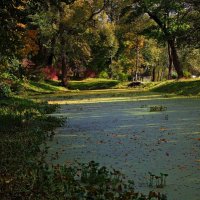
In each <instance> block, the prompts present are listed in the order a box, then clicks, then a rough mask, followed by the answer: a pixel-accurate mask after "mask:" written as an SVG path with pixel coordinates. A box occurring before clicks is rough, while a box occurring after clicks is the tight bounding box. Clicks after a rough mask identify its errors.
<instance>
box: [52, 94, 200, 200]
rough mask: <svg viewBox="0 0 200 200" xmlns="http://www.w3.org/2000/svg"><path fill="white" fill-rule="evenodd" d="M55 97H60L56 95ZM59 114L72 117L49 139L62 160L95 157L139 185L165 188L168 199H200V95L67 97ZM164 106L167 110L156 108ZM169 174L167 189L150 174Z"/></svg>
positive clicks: (138, 187)
mask: <svg viewBox="0 0 200 200" xmlns="http://www.w3.org/2000/svg"><path fill="white" fill-rule="evenodd" d="M54 100H55V99H54ZM50 103H60V104H62V105H61V107H60V109H58V110H57V112H56V113H54V114H53V115H54V116H58V117H60V116H62V117H66V118H67V119H66V122H65V124H64V126H63V127H60V128H58V129H57V130H56V135H55V137H54V139H53V141H52V142H50V143H49V146H50V150H49V156H51V155H54V154H55V152H58V155H59V158H58V159H57V160H56V161H53V162H56V163H60V164H68V165H70V164H73V163H74V162H75V160H78V161H79V162H88V161H91V160H94V161H96V162H99V163H100V164H101V165H105V166H107V167H113V168H115V169H119V170H121V171H122V172H123V173H124V174H125V175H126V176H127V177H128V179H133V180H134V181H135V184H136V185H135V187H136V190H138V191H140V192H144V193H145V192H148V191H150V190H160V191H161V192H162V193H166V194H167V196H168V200H199V199H200V141H199V140H198V138H200V99H198V98H186V97H173V96H172V97H170V98H169V97H166V96H164V95H159V94H150V93H142V94H139V95H137V94H135V95H133V96H131V95H128V93H127V95H126V94H124V95H121V96H120V95H114V94H113V93H110V95H109V91H108V92H107V93H106V95H105V94H104V95H101V93H99V94H98V95H93V96H92V94H88V95H86V96H84V95H81V93H80V95H74V96H72V97H70V98H66V97H62V98H60V99H56V101H52V102H50ZM153 106H164V107H166V108H167V109H166V110H165V111H162V112H150V107H153ZM148 172H151V173H153V174H156V175H160V173H167V174H168V175H169V176H168V177H167V185H166V187H164V188H163V189H157V188H156V187H155V186H154V187H153V188H149V186H148V182H149V175H148Z"/></svg>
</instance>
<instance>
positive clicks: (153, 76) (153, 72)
mask: <svg viewBox="0 0 200 200" xmlns="http://www.w3.org/2000/svg"><path fill="white" fill-rule="evenodd" d="M152 81H153V82H155V81H156V68H155V67H153V71H152Z"/></svg>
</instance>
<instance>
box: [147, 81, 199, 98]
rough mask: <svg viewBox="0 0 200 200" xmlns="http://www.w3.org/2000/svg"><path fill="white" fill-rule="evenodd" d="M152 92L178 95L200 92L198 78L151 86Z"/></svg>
mask: <svg viewBox="0 0 200 200" xmlns="http://www.w3.org/2000/svg"><path fill="white" fill-rule="evenodd" d="M151 91H153V92H164V93H175V94H180V95H198V94H200V80H196V81H177V82H168V83H166V84H164V85H160V86H158V87H156V88H153V89H152V90H151Z"/></svg>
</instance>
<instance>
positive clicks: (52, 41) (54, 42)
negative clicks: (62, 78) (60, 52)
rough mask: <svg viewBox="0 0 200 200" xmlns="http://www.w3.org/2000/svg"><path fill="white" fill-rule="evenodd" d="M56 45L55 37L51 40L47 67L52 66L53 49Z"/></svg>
mask: <svg viewBox="0 0 200 200" xmlns="http://www.w3.org/2000/svg"><path fill="white" fill-rule="evenodd" d="M55 45H56V36H54V37H53V38H52V40H51V50H50V53H49V55H48V58H47V65H48V66H52V64H53V57H54V49H55Z"/></svg>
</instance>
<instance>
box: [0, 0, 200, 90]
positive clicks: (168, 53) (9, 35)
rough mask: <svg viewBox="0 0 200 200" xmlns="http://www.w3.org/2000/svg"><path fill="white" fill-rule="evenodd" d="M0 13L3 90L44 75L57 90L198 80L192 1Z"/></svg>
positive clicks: (57, 4) (63, 3)
mask: <svg viewBox="0 0 200 200" xmlns="http://www.w3.org/2000/svg"><path fill="white" fill-rule="evenodd" d="M0 13H1V14H0V23H1V29H0V71H1V80H7V83H9V84H11V82H12V83H13V82H15V83H16V82H17V81H19V80H22V79H34V80H40V79H45V78H48V77H46V76H47V75H45V73H47V72H46V71H48V72H49V71H50V78H54V77H53V76H54V75H55V76H58V78H59V79H60V80H61V83H62V85H63V86H67V84H68V80H69V79H83V78H85V77H101V78H112V79H118V80H121V81H127V80H129V81H131V80H140V79H141V80H143V79H144V78H147V79H150V80H152V81H160V80H166V79H171V78H182V77H190V76H191V75H195V76H199V75H200V64H199V63H200V60H199V59H200V50H199V45H200V4H199V1H198V0H185V1H184V0H178V1H175V0H172V1H167V0H47V1H43V0H34V1H33V0H12V1H10V0H9V1H8V0H2V1H1V3H0ZM8 80H9V81H8Z"/></svg>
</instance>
